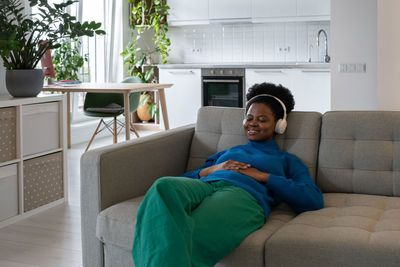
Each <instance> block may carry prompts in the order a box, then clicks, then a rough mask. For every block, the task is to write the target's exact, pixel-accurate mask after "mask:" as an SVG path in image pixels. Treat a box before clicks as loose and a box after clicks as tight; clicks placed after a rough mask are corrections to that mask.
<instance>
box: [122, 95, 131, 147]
mask: <svg viewBox="0 0 400 267" xmlns="http://www.w3.org/2000/svg"><path fill="white" fill-rule="evenodd" d="M124 109H125V111H124V115H125V139H126V140H130V138H131V132H130V116H129V115H130V114H129V113H130V112H129V109H130V108H129V93H124Z"/></svg>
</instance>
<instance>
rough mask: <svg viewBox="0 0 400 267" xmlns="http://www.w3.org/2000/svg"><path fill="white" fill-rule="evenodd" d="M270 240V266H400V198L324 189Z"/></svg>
mask: <svg viewBox="0 0 400 267" xmlns="http://www.w3.org/2000/svg"><path fill="white" fill-rule="evenodd" d="M324 199H325V208H324V209H321V210H317V211H310V212H304V213H302V214H300V215H299V216H297V217H296V218H294V219H293V220H292V221H290V222H289V223H287V224H285V225H284V226H283V227H281V228H280V229H279V230H278V231H277V232H276V233H275V234H274V235H273V236H272V237H271V238H270V239H269V240H268V241H267V243H266V246H265V251H266V266H267V267H277V266H279V267H285V266H291V267H296V266H307V267H313V266H324V267H329V266H332V267H333V266H341V267H343V266H349V267H350V266H380V267H381V266H385V267H388V266H393V267H394V266H400V253H399V252H400V198H399V197H385V196H375V195H361V194H343V193H327V194H324Z"/></svg>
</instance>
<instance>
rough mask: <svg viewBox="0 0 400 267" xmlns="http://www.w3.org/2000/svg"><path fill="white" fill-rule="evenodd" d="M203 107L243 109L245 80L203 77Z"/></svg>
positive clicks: (240, 78)
mask: <svg viewBox="0 0 400 267" xmlns="http://www.w3.org/2000/svg"><path fill="white" fill-rule="evenodd" d="M203 106H221V107H239V108H241V107H243V78H242V77H203Z"/></svg>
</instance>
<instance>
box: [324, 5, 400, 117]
mask: <svg viewBox="0 0 400 267" xmlns="http://www.w3.org/2000/svg"><path fill="white" fill-rule="evenodd" d="M395 1H396V0H395ZM376 10H377V0H334V1H331V40H332V45H331V55H332V57H331V58H332V64H331V85H332V86H331V88H332V89H331V90H332V93H331V106H332V110H374V109H378V93H377V11H376ZM340 63H366V64H367V71H366V73H339V72H338V66H339V64H340Z"/></svg>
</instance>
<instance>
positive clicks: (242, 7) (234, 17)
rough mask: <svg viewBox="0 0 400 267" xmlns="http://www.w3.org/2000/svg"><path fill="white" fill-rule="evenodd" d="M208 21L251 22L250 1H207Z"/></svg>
mask: <svg viewBox="0 0 400 267" xmlns="http://www.w3.org/2000/svg"><path fill="white" fill-rule="evenodd" d="M208 5H209V14H210V20H213V21H221V22H224V21H225V22H230V21H232V22H238V21H250V20H251V5H252V0H240V1H232V0H209V1H208Z"/></svg>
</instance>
